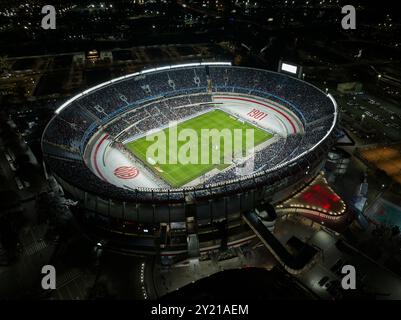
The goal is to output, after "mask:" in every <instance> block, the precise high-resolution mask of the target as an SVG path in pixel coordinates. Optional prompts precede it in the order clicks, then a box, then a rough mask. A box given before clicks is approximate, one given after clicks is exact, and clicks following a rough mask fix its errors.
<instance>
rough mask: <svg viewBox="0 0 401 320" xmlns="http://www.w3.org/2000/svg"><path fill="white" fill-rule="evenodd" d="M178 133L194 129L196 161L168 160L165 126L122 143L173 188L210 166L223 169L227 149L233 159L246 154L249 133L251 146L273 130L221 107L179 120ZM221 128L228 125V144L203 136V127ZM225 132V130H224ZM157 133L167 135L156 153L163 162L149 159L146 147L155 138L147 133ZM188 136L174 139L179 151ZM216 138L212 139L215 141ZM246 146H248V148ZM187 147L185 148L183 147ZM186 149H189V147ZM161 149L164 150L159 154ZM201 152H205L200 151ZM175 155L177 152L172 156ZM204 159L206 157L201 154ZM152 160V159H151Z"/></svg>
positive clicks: (192, 178) (268, 135)
mask: <svg viewBox="0 0 401 320" xmlns="http://www.w3.org/2000/svg"><path fill="white" fill-rule="evenodd" d="M176 129H177V133H178V134H179V133H180V132H181V131H182V130H183V129H191V130H193V131H194V132H195V133H196V135H197V137H199V139H197V144H198V145H197V148H195V150H197V151H196V152H197V157H196V158H197V159H198V161H195V162H191V163H180V162H179V161H178V162H177V161H176V162H174V161H169V160H171V158H172V157H171V154H170V152H169V150H170V146H169V143H170V142H169V141H170V139H169V137H170V130H171V127H168V128H165V129H163V130H161V131H159V132H156V133H155V132H152V133H151V134H149V135H148V139H147V138H146V136H144V137H141V138H139V139H137V140H134V141H131V142H128V143H127V144H126V145H125V146H126V148H127V149H128V150H130V151H131V152H132V153H133V154H134V155H135V156H136V157H138V158H139V159H140V160H141V161H142V162H143V163H145V164H146V165H147V166H148V167H149V168H151V169H152V171H153V172H155V174H157V175H158V176H160V177H162V178H163V179H164V180H165V181H166V182H167V183H168V184H169V185H171V186H172V187H174V188H178V187H181V186H183V185H185V184H187V183H189V182H191V181H193V180H194V179H196V178H199V177H200V176H202V175H204V174H207V173H208V172H210V171H211V170H213V169H218V170H223V169H224V168H226V167H228V166H230V164H229V163H227V161H225V160H226V157H225V156H227V152H229V157H232V158H234V159H236V158H240V157H243V156H246V151H248V152H250V150H249V145H248V146H247V143H246V141H247V140H248V141H249V136H247V135H249V134H251V135H252V136H253V139H251V140H252V142H253V143H252V147H256V146H257V145H259V144H261V143H263V142H265V141H267V140H268V139H270V138H272V136H273V135H272V134H271V133H269V132H267V131H265V130H262V129H260V128H258V127H256V126H253V125H252V124H250V123H248V122H245V121H242V120H240V119H237V118H235V117H234V116H232V115H230V114H228V113H226V112H224V111H222V110H218V109H217V110H212V111H209V112H207V113H204V114H201V115H199V116H197V117H194V118H192V119H189V120H186V121H183V122H181V123H178V125H177V127H176ZM213 129H215V130H219V131H220V132H221V130H223V129H228V130H229V132H230V133H231V135H230V136H231V146H229V145H228V144H229V143H227V146H228V147H227V146H226V145H225V143H226V140H225V139H223V138H222V137H221V138H219V143H218V144H219V145H218V144H215V143H213V139H209V140H207V141H205V140H202V139H201V138H200V137H202V130H213ZM239 130H241V133H240V135H238V132H239ZM226 132H227V131H226ZM160 133H164V135H165V137H166V148H164V150H161V149H159V150H158V153H157V156H158V158H160V157H161V158H165V159H166V160H167V161H165V162H160V161H159V162H157V163H154V161H153V160H152V159H149V154H148V150H149V148H150V147H151V146H152V145H153V144H154V143H155V141H154V140H153V141H150V140H149V136H151V135H157V134H160ZM190 142H191V141H190V139H189V141H188V140H185V141H179V140H178V141H177V150H181V151H182V147H183V148H186V147H188V143H190ZM214 142H215V141H214ZM202 143H203V145H202ZM205 149H206V150H207V155H206V158H207V159H208V160H207V161H206V163H205V161H201V160H200V159H201V158H202V154H201V152H202V151H203V152H204V151H205ZM247 149H248V150H247ZM186 150H187V149H186ZM188 152H190V151H189V150H188ZM216 152H217V154H218V158H219V159H218V160H219V161H218V163H216V161H215V160H214V159H212V155H213V154H216ZM160 153H164V154H160ZM203 156H204V155H203ZM174 157H175V159H177V155H175V156H174ZM203 159H205V158H203ZM150 160H151V161H150Z"/></svg>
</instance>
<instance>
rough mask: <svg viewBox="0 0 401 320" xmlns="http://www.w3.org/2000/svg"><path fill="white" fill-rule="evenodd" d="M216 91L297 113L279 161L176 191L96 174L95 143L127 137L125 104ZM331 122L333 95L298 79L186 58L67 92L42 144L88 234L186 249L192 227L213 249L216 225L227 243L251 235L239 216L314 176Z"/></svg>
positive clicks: (138, 248) (137, 247) (171, 250)
mask: <svg viewBox="0 0 401 320" xmlns="http://www.w3.org/2000/svg"><path fill="white" fill-rule="evenodd" d="M188 75H190V76H188ZM192 75H194V76H192ZM216 95H220V96H221V95H225V96H226V97H235V98H238V97H240V98H241V99H243V100H245V99H250V98H252V99H253V100H252V101H256V102H257V103H259V102H260V104H262V102H261V101H263V102H264V103H265V104H266V103H267V102H266V101H268V103H272V104H273V103H274V104H276V105H280V107H281V108H283V110H285V109H287V110H288V112H291V113H292V114H295V115H296V117H297V119H298V120H299V125H300V127H302V130H300V132H298V133H297V134H294V133H291V134H288V136H287V139H285V142H284V143H287V142H286V141H287V140H288V144H284V145H283V147H282V148H281V149H280V150H281V151H280V152H281V153H280V156H279V157H280V159H278V160H275V161H274V162H272V163H271V164H270V165H262V166H261V167H260V168H261V169H260V170H258V171H256V172H254V173H252V174H250V175H247V176H244V177H239V178H234V179H233V178H232V177H230V178H227V179H226V180H224V179H223V180H221V179H220V181H218V182H213V181H211V182H207V183H203V184H199V185H196V186H192V187H183V188H180V189H174V188H143V187H140V186H139V187H136V188H121V187H119V186H116V185H114V184H112V183H109V182H107V181H104V179H102V178H101V177H99V176H97V175H96V174H95V173H94V169H93V168H91V166H92V167H93V165H91V164H90V161H91V160H90V157H91V156H92V154H93V150H94V149H95V148H96V145H95V144H96V141H98V140H99V137H101V136H102V135H104V134H105V132H106V133H107V135H108V136H113V137H115V139H118V137H121V135H124V131H123V130H124V128H123V126H124V125H121V123H123V121H124V114H126V113H127V112H130V111H132V110H134V109H135V108H140V107H141V106H143V105H145V104H149V103H153V102H154V101H156V102H160V101H161V100H163V99H164V100H165V99H173V98H174V97H176V96H180V97H183V96H189V97H190V98H189V99H190V101H192V102H194V101H198V102H200V103H199V104H200V105H203V106H205V105H213V96H216ZM191 96H193V100H191ZM211 99H212V100H211ZM209 100H211V101H209ZM176 104H177V103H176ZM192 107H193V105H192ZM336 121H337V105H336V103H335V101H334V99H333V98H332V97H331V96H330V95H327V94H325V93H324V92H322V91H321V90H320V89H318V88H316V87H314V86H313V85H311V84H308V83H306V82H304V81H301V80H299V79H295V78H292V77H289V76H286V75H283V74H279V73H276V72H270V71H266V70H260V69H253V68H244V67H234V66H231V63H220V62H210V63H190V64H183V65H175V66H166V67H161V68H154V69H149V70H144V71H142V72H137V73H135V74H132V75H127V76H124V77H121V78H118V79H114V80H111V81H109V82H106V83H102V84H100V85H97V86H95V87H93V88H91V89H88V90H86V91H84V92H82V93H80V94H78V95H77V96H75V97H73V98H71V99H70V100H68V101H66V102H65V103H63V104H62V105H61V106H60V107H59V108H58V109H57V110H56V111H55V115H54V117H53V118H52V120H51V121H50V122H49V124H48V126H47V127H46V129H45V132H44V134H43V137H42V150H43V153H44V158H45V162H46V164H47V166H48V168H50V170H51V171H52V173H53V175H54V176H55V177H56V179H57V181H58V182H59V183H60V184H61V186H62V187H63V189H64V191H65V192H66V193H67V194H69V195H71V197H73V198H74V199H75V200H78V201H79V207H80V212H79V214H78V215H77V217H78V219H80V220H81V221H82V223H83V225H84V226H85V229H86V232H87V233H88V234H89V235H90V236H91V237H93V238H94V240H95V241H99V239H101V240H104V243H107V245H108V246H109V247H110V248H112V249H116V250H119V251H126V252H130V253H138V254H156V253H159V254H161V255H175V254H183V255H186V254H188V253H189V252H190V251H191V250H192V249H191V248H190V246H191V245H192V244H190V242H191V241H190V239H191V237H190V236H191V235H196V239H197V240H196V242H197V244H196V245H195V247H197V248H195V251H198V252H199V251H201V252H202V251H207V250H212V249H216V248H218V247H219V246H220V239H221V237H222V228H221V225H222V224H221V223H223V225H224V227H223V234H224V237H226V240H227V243H228V245H229V246H230V245H233V246H235V245H240V244H242V243H244V242H247V241H251V240H252V239H253V237H254V235H253V233H252V232H251V231H250V230H249V228H248V227H247V226H246V225H245V224H244V223H243V222H242V220H241V214H242V213H244V212H249V211H251V210H253V209H254V208H255V207H256V206H257V205H259V204H260V203H261V202H263V201H268V202H270V203H273V204H274V203H278V202H280V201H282V200H284V199H286V198H287V197H288V196H289V195H291V194H292V193H294V192H296V191H298V190H299V189H301V188H302V187H303V186H304V185H305V184H307V183H308V182H309V181H311V180H312V179H313V178H314V177H315V176H316V175H317V174H318V172H319V171H320V170H321V169H322V167H323V165H324V162H325V160H326V156H327V153H328V151H329V150H330V148H331V147H332V146H333V144H334V130H335V125H336ZM126 122H129V121H126ZM110 123H111V124H112V125H113V126H114V127H108V126H109V124H110ZM127 125H128V123H127ZM122 128H123V129H122ZM121 132H122V133H121ZM128 133H129V132H128ZM125 134H127V131H126V132H125ZM129 134H131V133H129ZM293 136H296V137H297V139H296V140H291V139H293V138H292V137H293ZM290 137H291V139H290ZM113 139H114V138H113ZM286 146H287V147H286ZM287 149H289V150H287ZM265 156H266V155H262V159H264V158H263V157H265ZM266 162H268V159H266ZM223 178H224V177H223Z"/></svg>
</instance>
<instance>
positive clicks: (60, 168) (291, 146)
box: [43, 66, 334, 192]
mask: <svg viewBox="0 0 401 320" xmlns="http://www.w3.org/2000/svg"><path fill="white" fill-rule="evenodd" d="M210 90H211V91H212V92H235V93H243V94H250V95H253V96H259V97H262V98H268V99H270V100H272V101H275V102H277V103H280V104H281V105H282V106H284V107H287V108H288V109H290V110H292V111H293V112H294V113H295V114H297V115H298V116H299V117H300V119H301V120H302V121H303V124H304V127H305V128H306V130H305V134H297V135H289V136H288V137H286V138H279V139H277V141H276V142H275V143H273V144H271V145H268V146H266V147H265V148H263V149H262V150H260V151H258V152H256V154H255V155H254V157H252V158H251V159H248V160H247V161H253V162H254V170H255V172H258V171H260V170H262V169H263V170H265V169H269V168H272V167H274V166H276V165H279V164H280V163H283V161H287V160H288V159H290V158H294V157H296V156H297V155H299V154H301V153H302V152H304V151H305V150H308V149H310V148H311V147H312V146H314V145H315V144H316V143H317V142H319V141H320V140H321V139H322V137H323V136H324V135H325V133H326V132H327V131H328V129H329V128H330V126H331V124H332V122H333V117H334V115H333V117H330V115H331V114H333V111H334V110H333V105H332V102H331V100H330V99H329V98H328V97H327V96H326V95H324V94H323V93H322V92H321V91H320V90H318V89H317V88H315V87H313V86H311V85H307V84H305V83H304V82H301V81H300V80H297V79H293V78H290V77H287V76H284V75H282V74H278V73H273V72H266V71H263V70H257V69H249V68H236V67H223V66H209V67H208V68H206V67H193V68H185V69H174V70H168V71H162V72H155V73H148V74H142V75H139V76H137V77H132V78H129V79H125V80H122V81H116V82H114V83H112V84H110V85H107V86H105V87H102V88H101V89H97V90H94V91H92V92H90V93H88V94H85V95H83V96H82V97H80V98H78V99H77V100H75V101H74V102H73V103H72V104H71V105H69V106H68V107H66V108H64V109H63V110H62V111H61V112H60V114H59V115H58V116H57V117H55V118H54V119H53V120H52V122H51V123H50V125H49V126H48V128H47V130H46V132H45V134H44V137H43V142H44V143H43V149H44V152H45V154H47V155H48V157H47V158H48V161H49V162H50V163H51V165H50V166H51V167H52V168H54V169H55V170H56V172H60V173H61V174H62V175H63V176H68V177H69V179H72V178H73V179H74V180H75V184H78V185H80V184H81V183H82V184H88V185H91V188H92V187H93V188H105V189H107V185H108V184H107V183H104V182H102V181H101V180H100V179H98V178H97V177H96V176H95V175H94V174H93V173H91V172H90V171H89V169H87V167H86V166H85V164H84V162H83V161H82V159H81V160H79V155H80V153H79V150H82V143H86V142H85V141H87V140H83V139H82V137H83V135H84V134H85V135H86V138H87V139H88V137H90V135H91V134H93V133H94V132H95V131H96V130H98V128H99V127H100V126H102V129H103V130H104V131H106V132H108V133H109V134H110V135H111V136H112V137H114V138H116V141H120V142H121V141H124V140H126V139H129V138H132V137H135V136H136V135H141V134H144V133H145V132H147V131H149V130H151V129H155V128H159V127H163V126H165V125H167V124H168V123H169V122H171V121H178V120H182V119H185V118H189V117H192V116H194V115H196V114H199V113H201V112H204V111H205V110H207V109H208V108H210V106H211V105H210V102H211V101H212V96H211V92H210ZM323 115H324V116H325V118H322V117H323ZM63 158H65V161H61V160H60V159H63ZM57 162H59V163H60V164H57ZM237 178H239V175H238V171H237V170H236V168H235V167H233V168H230V169H228V170H225V171H223V172H221V173H219V174H217V175H215V176H213V177H211V178H207V177H205V183H206V184H213V183H219V182H223V181H227V180H232V179H237ZM99 181H101V182H102V183H100V182H99ZM121 190H122V189H121ZM124 192H127V191H124Z"/></svg>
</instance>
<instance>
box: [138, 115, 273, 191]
mask: <svg viewBox="0 0 401 320" xmlns="http://www.w3.org/2000/svg"><path fill="white" fill-rule="evenodd" d="M223 112H224V113H226V112H225V111H223ZM230 117H232V116H231V115H230ZM234 119H235V120H238V118H235V117H234ZM198 120H199V121H198V123H197V126H198V130H195V131H196V132H197V133H198V132H199V130H201V129H199V128H202V126H203V125H204V127H210V121H213V120H214V119H210V118H203V119H202V118H201V119H198ZM222 120H223V119H219V120H218V121H215V123H214V125H215V126H216V127H217V128H222V127H223V128H224V121H222ZM238 121H239V120H238ZM241 123H242V125H241V126H240V128H230V129H232V130H231V132H232V131H233V130H234V129H240V130H244V129H251V130H252V135H253V138H254V135H255V132H254V130H255V129H254V128H255V126H254V125H253V124H250V123H248V122H246V121H245V122H241ZM185 127H186V126H185ZM185 127H184V128H181V129H185ZM256 129H257V130H263V129H261V128H257V127H256ZM166 130H168V128H165V131H166ZM177 131H178V128H177ZM263 131H265V130H263ZM269 133H270V132H269ZM270 134H271V133H270ZM166 138H167V137H166ZM233 138H234V139H233ZM244 138H245V139H246V138H247V136H245V137H244V136H243V134H241V136H235V135H234V137H232V136H230V139H232V141H233V142H232V143H233V144H234V149H233V148H232V147H231V148H230V150H228V151H227V152H226V154H224V152H223V156H221V153H222V152H221V150H220V148H218V150H219V157H218V158H219V160H221V159H222V158H224V159H226V158H225V156H226V155H227V154H228V155H229V157H228V158H229V159H230V160H231V161H230V162H229V163H226V164H227V165H228V167H230V166H231V165H237V164H238V162H237V163H234V160H233V159H232V154H234V153H235V154H234V159H235V158H239V159H240V160H241V161H240V162H241V163H242V162H244V161H246V160H248V159H249V158H250V157H251V156H252V154H251V152H249V151H250V150H252V151H253V150H254V149H255V148H254V146H253V139H252V146H248V145H247V143H246V142H245V148H244V146H243V143H242V142H243V140H244ZM248 138H249V137H248ZM271 138H273V137H270V138H269V139H266V141H268V140H270V139H271ZM167 140H168V139H166V141H167ZM238 141H239V142H240V143H239V142H238ZM200 142H201V149H208V151H207V153H208V154H211V153H210V148H211V147H212V146H211V144H210V143H211V142H210V140H209V139H208V140H201V141H200ZM237 144H239V145H240V147H236V146H237ZM259 144H264V143H263V142H261V143H259ZM219 145H220V146H221V141H219ZM224 146H225V143H224V144H223V148H224ZM247 147H248V148H247ZM136 149H137V150H136V151H137V153H139V155H140V156H142V158H143V157H145V159H147V160H148V159H149V157H148V155H147V154H145V151H144V149H141V148H136ZM164 149H165V150H163V148H159V149H158V156H159V157H165V158H166V159H167V156H168V154H167V151H166V150H167V147H166V148H164ZM198 151H199V150H198ZM223 151H224V150H223ZM162 152H163V153H162ZM212 152H213V150H212ZM244 153H245V155H244ZM238 154H240V156H239V157H238ZM197 157H198V158H199V153H198V154H197ZM237 160H238V159H237ZM147 162H148V163H149V161H147ZM192 164H193V163H192ZM205 164H207V163H205ZM221 164H222V163H221V161H220V162H219V163H216V164H215V165H213V166H212V167H210V166H209V167H205V169H204V170H201V171H197V172H192V175H194V178H195V180H196V178H198V177H202V176H204V175H205V174H207V173H210V172H211V171H215V174H217V173H219V172H220V171H224V170H226V169H227V167H226V168H224V169H223V170H214V169H216V167H217V166H220V165H221ZM149 165H151V166H152V167H153V168H154V169H155V170H157V171H160V170H162V169H161V168H159V169H160V170H158V168H157V165H160V164H156V165H154V164H150V163H149ZM178 172H183V173H184V172H185V168H184V167H183V166H177V167H170V168H169V170H166V171H163V173H164V175H165V176H168V178H169V179H170V180H172V182H175V183H179V182H182V180H183V179H176V178H175V177H176V176H179V175H177V173H178ZM186 174H187V173H186ZM192 180H194V179H191V181H192ZM189 183H190V182H189ZM187 184H188V183H187Z"/></svg>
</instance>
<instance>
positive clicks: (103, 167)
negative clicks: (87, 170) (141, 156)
mask: <svg viewBox="0 0 401 320" xmlns="http://www.w3.org/2000/svg"><path fill="white" fill-rule="evenodd" d="M111 142H112V141H111V140H109V139H106V140H105V141H104V142H103V144H102V145H101V146H100V148H99V150H98V153H97V157H96V160H95V161H96V162H97V164H98V168H99V170H100V171H101V173H102V175H103V176H104V177H105V178H106V180H107V181H108V182H110V183H112V184H114V185H116V186H119V187H121V188H124V187H125V185H127V186H128V187H130V188H136V187H150V188H152V187H155V186H157V184H156V183H155V182H154V181H153V180H152V179H151V178H150V177H149V176H148V175H146V174H144V172H145V170H143V166H140V165H139V162H133V161H132V159H130V158H128V157H127V156H126V155H125V154H124V153H123V152H121V151H120V150H118V149H116V148H112V147H110V146H109V144H110V143H111ZM92 152H94V151H92ZM103 157H104V158H103ZM103 160H104V163H103ZM122 166H128V167H130V166H134V167H137V168H138V169H139V170H140V173H139V175H138V176H137V177H135V178H134V179H119V178H117V177H116V176H115V175H114V170H115V169H116V168H118V167H122Z"/></svg>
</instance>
